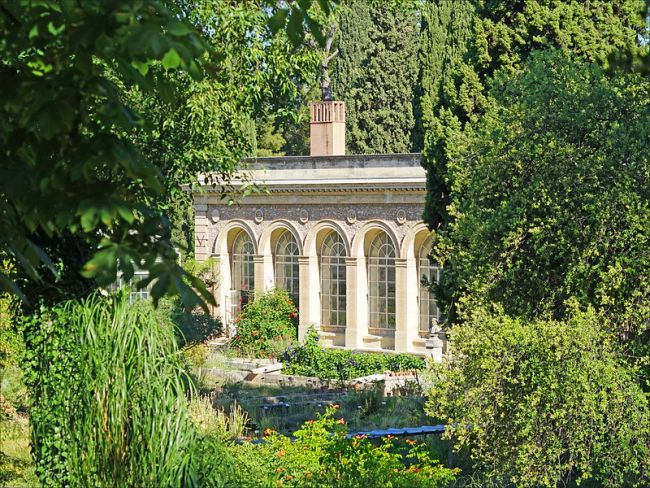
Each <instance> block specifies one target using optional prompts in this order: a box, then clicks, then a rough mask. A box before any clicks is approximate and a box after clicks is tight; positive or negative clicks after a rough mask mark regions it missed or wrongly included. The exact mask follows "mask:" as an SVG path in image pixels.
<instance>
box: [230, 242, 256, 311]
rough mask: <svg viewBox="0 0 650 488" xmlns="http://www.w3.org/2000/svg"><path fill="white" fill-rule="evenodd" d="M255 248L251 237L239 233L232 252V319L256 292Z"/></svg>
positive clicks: (233, 243)
mask: <svg viewBox="0 0 650 488" xmlns="http://www.w3.org/2000/svg"><path fill="white" fill-rule="evenodd" d="M254 254H255V246H254V245H253V241H252V240H251V238H250V236H249V235H248V234H247V233H246V232H244V231H239V232H238V233H237V235H236V236H235V239H234V240H233V242H232V246H231V250H230V266H231V268H230V284H231V285H230V286H231V309H232V310H231V317H233V318H234V317H236V316H237V314H238V313H239V312H240V311H241V310H242V308H244V306H246V304H247V303H248V302H249V301H250V299H251V296H252V293H253V291H254V290H255V264H254V262H253V255H254Z"/></svg>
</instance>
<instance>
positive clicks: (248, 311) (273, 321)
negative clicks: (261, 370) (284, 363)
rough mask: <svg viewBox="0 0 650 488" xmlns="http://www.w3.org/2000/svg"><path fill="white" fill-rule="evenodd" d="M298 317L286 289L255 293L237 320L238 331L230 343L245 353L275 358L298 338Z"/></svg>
mask: <svg viewBox="0 0 650 488" xmlns="http://www.w3.org/2000/svg"><path fill="white" fill-rule="evenodd" d="M296 316H297V310H296V307H295V306H294V304H293V303H292V302H291V298H290V297H289V295H288V294H287V292H286V291H284V290H279V289H276V290H272V291H270V292H268V293H264V294H262V295H258V296H255V298H254V300H253V301H252V302H249V303H248V304H247V305H246V306H245V307H244V309H243V310H242V311H241V313H240V314H239V315H238V316H237V318H236V319H235V324H236V326H237V332H236V335H235V337H234V338H233V339H232V340H231V342H230V344H231V346H233V347H235V348H237V349H239V350H240V351H241V352H242V353H243V354H244V355H246V356H255V357H269V356H272V357H275V356H277V355H278V354H279V352H280V351H282V349H283V348H284V347H286V345H287V344H290V343H292V342H293V341H295V339H296V338H297V336H298V331H297V328H296V325H295V317H296Z"/></svg>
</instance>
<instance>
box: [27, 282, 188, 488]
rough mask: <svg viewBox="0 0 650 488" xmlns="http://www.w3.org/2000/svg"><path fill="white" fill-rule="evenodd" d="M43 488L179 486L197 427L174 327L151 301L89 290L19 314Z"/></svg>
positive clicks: (34, 443) (184, 478) (185, 474)
mask: <svg viewBox="0 0 650 488" xmlns="http://www.w3.org/2000/svg"><path fill="white" fill-rule="evenodd" d="M24 327H25V337H26V342H27V352H26V362H25V366H26V375H25V378H26V381H27V384H28V386H29V389H30V396H31V399H32V407H31V409H30V416H31V423H32V431H33V438H32V449H33V453H34V457H35V459H36V471H37V474H38V477H39V479H40V481H41V483H42V485H43V486H57V487H58V486H72V487H75V486H93V487H115V486H142V487H147V486H183V485H185V484H188V483H190V481H191V479H193V478H194V475H193V474H192V471H193V470H192V461H191V458H192V448H193V443H194V437H195V431H194V429H193V428H192V426H191V425H190V423H189V420H188V409H187V400H186V390H187V385H188V381H187V377H186V374H185V371H184V369H183V367H182V360H181V358H180V356H179V351H178V350H177V347H176V342H175V339H174V332H173V329H172V328H170V327H164V326H162V327H161V326H160V325H159V324H158V322H157V320H156V318H155V314H154V313H153V308H152V306H151V304H150V303H149V302H146V301H142V302H138V303H136V304H133V305H130V304H129V303H128V300H126V299H125V296H124V295H123V294H118V295H115V296H111V297H102V296H100V295H98V294H95V295H91V296H90V297H89V298H87V299H84V300H81V301H69V302H65V303H63V304H61V305H59V306H56V307H54V308H53V309H51V310H42V311H41V313H40V314H37V315H35V316H33V317H32V318H30V319H28V320H26V322H25V324H24Z"/></svg>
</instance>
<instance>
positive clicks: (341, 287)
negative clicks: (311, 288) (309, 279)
mask: <svg viewBox="0 0 650 488" xmlns="http://www.w3.org/2000/svg"><path fill="white" fill-rule="evenodd" d="M320 293H321V295H320V297H321V324H322V325H332V326H345V322H346V318H345V305H346V287H345V244H344V243H343V239H342V238H341V236H340V235H339V234H338V233H337V232H330V233H329V234H327V237H325V240H324V241H323V245H322V246H321V251H320Z"/></svg>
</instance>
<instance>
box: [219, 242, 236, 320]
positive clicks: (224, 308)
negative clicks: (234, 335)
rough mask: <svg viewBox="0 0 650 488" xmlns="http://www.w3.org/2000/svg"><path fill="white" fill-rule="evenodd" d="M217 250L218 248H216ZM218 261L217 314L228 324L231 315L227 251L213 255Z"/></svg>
mask: <svg viewBox="0 0 650 488" xmlns="http://www.w3.org/2000/svg"><path fill="white" fill-rule="evenodd" d="M217 251H219V250H217ZM215 257H216V258H217V260H218V261H219V267H218V268H217V269H218V270H219V290H218V291H217V305H218V312H217V315H218V316H220V317H221V320H222V321H223V323H224V325H225V324H230V322H231V320H232V319H233V317H231V316H230V315H231V313H230V309H231V302H230V298H231V297H230V288H231V277H230V258H229V256H228V254H227V253H224V254H219V255H217V256H215Z"/></svg>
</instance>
